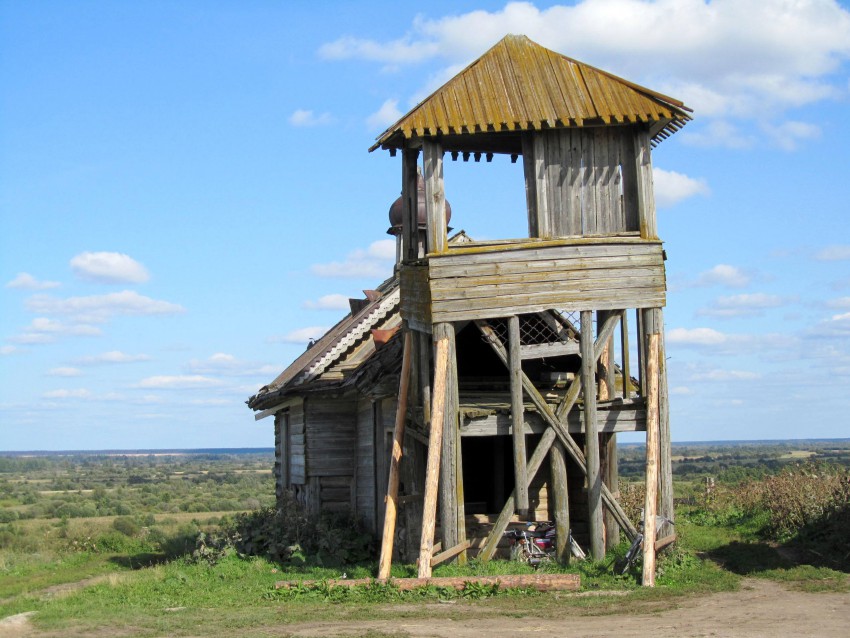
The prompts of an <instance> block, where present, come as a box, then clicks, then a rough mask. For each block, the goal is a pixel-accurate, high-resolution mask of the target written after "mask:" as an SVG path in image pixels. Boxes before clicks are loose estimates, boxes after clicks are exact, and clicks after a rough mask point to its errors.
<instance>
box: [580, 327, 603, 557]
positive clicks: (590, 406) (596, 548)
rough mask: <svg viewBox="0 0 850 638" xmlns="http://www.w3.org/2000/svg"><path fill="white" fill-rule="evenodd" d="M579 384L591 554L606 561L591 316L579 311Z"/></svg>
mask: <svg viewBox="0 0 850 638" xmlns="http://www.w3.org/2000/svg"><path fill="white" fill-rule="evenodd" d="M581 383H582V386H583V387H584V448H585V459H586V462H587V516H588V523H589V525H590V554H591V556H592V557H593V560H602V559H603V558H604V557H605V540H604V531H603V527H602V476H601V474H600V473H599V433H598V431H597V428H596V360H595V359H594V356H593V312H592V311H590V310H582V311H581Z"/></svg>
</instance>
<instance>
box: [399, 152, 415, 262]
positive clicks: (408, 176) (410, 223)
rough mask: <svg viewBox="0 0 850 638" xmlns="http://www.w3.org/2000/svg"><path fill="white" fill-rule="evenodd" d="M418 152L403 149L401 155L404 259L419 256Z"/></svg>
mask: <svg viewBox="0 0 850 638" xmlns="http://www.w3.org/2000/svg"><path fill="white" fill-rule="evenodd" d="M418 158H419V151H418V150H416V149H404V150H402V153H401V198H402V208H401V211H402V213H401V217H402V254H403V255H404V257H405V259H416V258H417V257H418V256H419V224H418V223H417V220H416V217H417V213H418V211H419V203H418V201H417V200H418V191H419V175H418V171H417V164H418Z"/></svg>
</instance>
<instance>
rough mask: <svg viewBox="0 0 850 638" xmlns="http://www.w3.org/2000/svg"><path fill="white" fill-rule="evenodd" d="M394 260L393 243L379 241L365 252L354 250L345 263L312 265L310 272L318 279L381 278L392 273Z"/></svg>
mask: <svg viewBox="0 0 850 638" xmlns="http://www.w3.org/2000/svg"><path fill="white" fill-rule="evenodd" d="M394 260H395V241H394V240H392V239H381V240H378V241H376V242H373V243H372V244H371V245H370V246H369V248H367V249H366V250H362V249H360V250H355V251H353V252H351V253H349V254H348V256H347V257H346V259H345V261H341V262H340V261H334V262H330V263H327V264H314V265H312V266H310V272H312V273H313V274H314V275H317V276H319V277H340V278H353V277H369V278H383V277H387V276H388V275H389V274H390V273H391V272H392V264H393V262H394Z"/></svg>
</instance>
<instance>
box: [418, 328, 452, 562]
mask: <svg viewBox="0 0 850 638" xmlns="http://www.w3.org/2000/svg"><path fill="white" fill-rule="evenodd" d="M436 350H437V352H436V356H435V364H434V395H433V396H434V398H433V406H432V409H431V432H430V437H429V441H428V465H427V468H426V472H425V503H424V505H423V508H422V539H421V541H420V545H419V577H420V578H427V577H429V576H430V575H431V554H432V550H433V546H434V526H435V517H436V513H437V491H438V483H439V476H440V451H441V447H442V439H443V410H444V409H445V402H446V377H447V374H448V355H449V352H448V351H449V343H448V340H447V339H440V340H438V341H437V348H436Z"/></svg>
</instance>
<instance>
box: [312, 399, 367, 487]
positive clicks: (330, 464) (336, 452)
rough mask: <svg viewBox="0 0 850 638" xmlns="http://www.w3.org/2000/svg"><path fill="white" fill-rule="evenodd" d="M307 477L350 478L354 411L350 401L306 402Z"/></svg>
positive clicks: (322, 400) (353, 440)
mask: <svg viewBox="0 0 850 638" xmlns="http://www.w3.org/2000/svg"><path fill="white" fill-rule="evenodd" d="M305 403H306V435H307V441H306V443H307V444H306V455H307V474H308V476H309V477H310V478H313V477H317V476H347V477H349V479H353V478H354V467H355V458H356V455H355V454H354V453H353V452H354V449H355V421H356V417H355V414H356V408H355V404H354V400H353V399H347V398H346V399H333V398H325V397H322V398H318V397H316V398H313V397H310V398H309V399H307V400H306V402H305Z"/></svg>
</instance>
